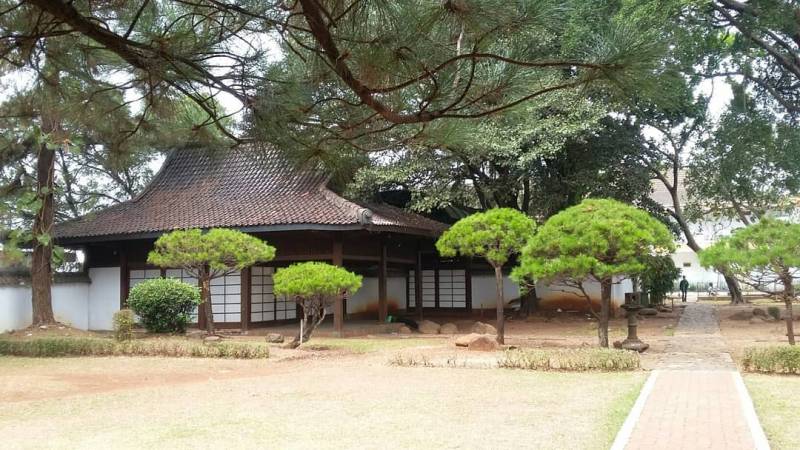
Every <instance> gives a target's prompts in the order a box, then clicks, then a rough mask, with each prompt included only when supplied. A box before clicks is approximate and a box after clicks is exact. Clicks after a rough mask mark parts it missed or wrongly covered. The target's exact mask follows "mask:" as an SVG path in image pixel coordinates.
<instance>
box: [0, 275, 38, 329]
mask: <svg viewBox="0 0 800 450" xmlns="http://www.w3.org/2000/svg"><path fill="white" fill-rule="evenodd" d="M30 324H31V290H30V287H28V286H0V333H4V332H6V331H11V330H18V329H20V328H25V327H27V326H28V325H30Z"/></svg>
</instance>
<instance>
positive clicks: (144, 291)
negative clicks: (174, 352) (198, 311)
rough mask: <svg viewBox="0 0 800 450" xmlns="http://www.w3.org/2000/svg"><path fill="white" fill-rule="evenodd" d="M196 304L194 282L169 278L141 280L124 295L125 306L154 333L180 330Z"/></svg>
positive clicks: (197, 295) (198, 291)
mask: <svg viewBox="0 0 800 450" xmlns="http://www.w3.org/2000/svg"><path fill="white" fill-rule="evenodd" d="M199 304H200V290H199V289H197V286H192V285H190V284H187V283H184V282H182V281H179V280H176V279H173V278H156V279H153V280H147V281H144V282H142V283H139V284H137V285H136V286H134V287H133V288H132V289H131V293H130V295H129V296H128V306H130V308H131V309H132V310H133V312H135V313H136V314H137V315H138V316H139V318H140V320H141V322H142V325H144V327H145V328H147V330H148V331H151V332H154V333H183V332H184V331H186V325H187V324H188V323H189V319H190V317H191V313H192V311H193V310H194V309H195V308H196V307H197V305H199Z"/></svg>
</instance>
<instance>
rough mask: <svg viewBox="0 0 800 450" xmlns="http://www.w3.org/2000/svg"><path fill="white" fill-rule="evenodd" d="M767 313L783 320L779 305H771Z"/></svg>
mask: <svg viewBox="0 0 800 450" xmlns="http://www.w3.org/2000/svg"><path fill="white" fill-rule="evenodd" d="M767 314H769V315H770V316H772V317H773V318H774V319H775V320H781V309H780V308H778V307H777V306H770V307H768V308H767Z"/></svg>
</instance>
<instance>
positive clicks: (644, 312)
mask: <svg viewBox="0 0 800 450" xmlns="http://www.w3.org/2000/svg"><path fill="white" fill-rule="evenodd" d="M639 315H640V316H656V315H658V310H657V309H655V308H642V309H640V310H639Z"/></svg>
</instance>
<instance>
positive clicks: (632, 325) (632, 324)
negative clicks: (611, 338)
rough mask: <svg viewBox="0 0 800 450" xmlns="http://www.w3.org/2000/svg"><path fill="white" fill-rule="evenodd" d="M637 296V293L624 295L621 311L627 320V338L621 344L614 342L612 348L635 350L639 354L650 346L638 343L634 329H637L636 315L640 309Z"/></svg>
mask: <svg viewBox="0 0 800 450" xmlns="http://www.w3.org/2000/svg"><path fill="white" fill-rule="evenodd" d="M639 296H640V294H639V293H638V292H628V293H626V294H625V304H623V305H622V309H624V310H625V312H626V317H627V318H628V337H627V338H625V340H624V341H622V342H615V343H614V347H617V348H622V349H625V350H636V351H637V352H639V353H641V352H643V351H645V350H647V349H648V348H649V347H650V344H646V343H644V342H642V341H640V340H639V336H638V335H637V334H636V328H638V327H639V320H638V317H637V313H638V312H639V310H640V309H642V305H641V303H640V297H639Z"/></svg>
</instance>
